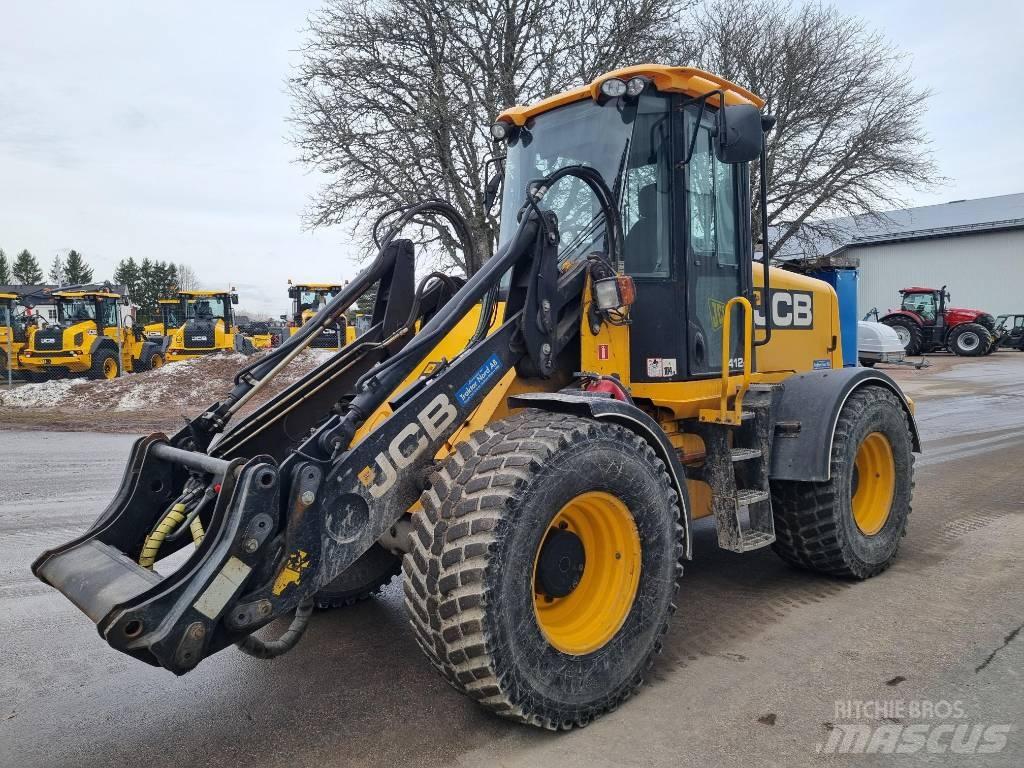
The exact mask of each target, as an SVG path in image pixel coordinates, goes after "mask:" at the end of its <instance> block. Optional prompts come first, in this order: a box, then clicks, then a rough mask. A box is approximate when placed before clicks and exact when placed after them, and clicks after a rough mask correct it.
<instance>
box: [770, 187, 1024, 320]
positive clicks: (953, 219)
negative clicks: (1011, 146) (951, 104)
mask: <svg viewBox="0 0 1024 768" xmlns="http://www.w3.org/2000/svg"><path fill="white" fill-rule="evenodd" d="M828 224H829V225H830V228H831V229H832V234H831V236H830V237H829V238H828V239H824V238H819V239H818V240H817V241H816V242H815V241H812V242H811V243H810V245H809V246H808V245H805V246H802V247H801V246H797V244H796V243H795V242H793V241H790V242H789V243H787V246H789V247H787V248H786V249H785V251H784V254H783V255H782V257H781V258H782V259H784V260H808V259H813V260H815V261H821V260H822V259H824V260H827V261H831V262H834V263H836V262H837V263H840V264H843V263H845V264H850V265H851V266H858V267H859V270H860V285H859V292H858V300H857V305H858V306H857V311H858V314H859V316H863V315H864V314H865V313H866V312H868V310H870V309H872V308H873V307H877V308H878V310H879V311H880V312H884V311H885V310H886V309H888V308H890V307H895V306H898V304H899V301H900V297H899V293H898V291H899V289H900V288H905V287H907V286H912V285H920V286H927V287H931V288H940V287H941V286H943V285H946V286H947V290H948V291H949V293H950V296H951V301H950V303H951V305H952V306H958V307H970V308H973V309H982V310H985V311H987V312H990V313H992V314H993V315H998V314H1004V313H1010V312H1024V194H1014V195H1001V196H999V197H986V198H980V199H977V200H957V201H954V202H951V203H943V204H941V205H928V206H923V207H920V208H908V209H905V210H900V211H889V212H887V213H884V214H880V215H878V216H856V217H852V218H846V219H835V220H833V221H830V222H828Z"/></svg>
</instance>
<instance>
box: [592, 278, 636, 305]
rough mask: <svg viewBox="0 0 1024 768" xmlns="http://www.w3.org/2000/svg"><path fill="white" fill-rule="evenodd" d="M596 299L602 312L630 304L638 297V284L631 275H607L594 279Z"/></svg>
mask: <svg viewBox="0 0 1024 768" xmlns="http://www.w3.org/2000/svg"><path fill="white" fill-rule="evenodd" d="M594 299H595V301H596V302H597V308H598V309H599V310H601V311H602V312H611V311H613V310H616V309H621V308H623V307H628V306H630V305H631V304H632V303H633V301H634V299H636V286H634V285H633V278H632V277H630V276H629V275H618V276H616V277H606V278H603V279H601V280H595V281H594Z"/></svg>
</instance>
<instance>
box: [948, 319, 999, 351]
mask: <svg viewBox="0 0 1024 768" xmlns="http://www.w3.org/2000/svg"><path fill="white" fill-rule="evenodd" d="M991 343H992V334H990V333H989V332H988V328H986V327H985V326H983V325H981V324H980V323H964V324H962V325H958V326H957V327H956V328H954V329H953V330H952V331H950V333H949V348H950V349H951V350H952V351H953V353H954V354H957V355H960V356H961V357H980V356H981V355H984V354H986V353H987V351H988V348H989V345H990V344H991Z"/></svg>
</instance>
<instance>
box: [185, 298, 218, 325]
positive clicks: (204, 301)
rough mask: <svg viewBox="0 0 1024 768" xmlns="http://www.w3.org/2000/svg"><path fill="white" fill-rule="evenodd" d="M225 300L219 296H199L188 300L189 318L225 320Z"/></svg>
mask: <svg viewBox="0 0 1024 768" xmlns="http://www.w3.org/2000/svg"><path fill="white" fill-rule="evenodd" d="M224 302H225V299H224V298H222V297H219V296H197V297H194V298H191V299H189V300H188V308H187V318H188V319H189V320H192V319H193V318H195V319H199V320H213V319H220V320H223V319H224V318H225V313H224V306H225V304H224Z"/></svg>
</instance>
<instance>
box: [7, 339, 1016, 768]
mask: <svg viewBox="0 0 1024 768" xmlns="http://www.w3.org/2000/svg"><path fill="white" fill-rule="evenodd" d="M898 377H899V379H900V381H901V382H903V383H904V385H905V386H906V388H907V390H908V392H910V394H911V395H912V396H913V397H915V399H916V400H917V404H918V417H919V424H920V427H921V431H922V436H923V438H924V441H925V454H924V455H923V456H921V457H919V460H918V469H917V473H916V480H917V489H916V492H915V499H914V512H913V514H912V515H911V520H910V528H909V532H908V535H907V538H906V539H905V544H904V546H903V548H902V550H901V555H900V557H899V559H898V561H897V563H896V564H895V565H894V566H893V567H892V568H891V569H890V570H889V571H887V572H886V573H884V574H883V575H881V576H879V577H877V578H875V579H872V580H870V581H867V582H863V583H850V582H844V581H836V580H834V579H828V578H823V577H817V576H813V575H808V574H806V573H801V572H798V571H795V570H793V569H791V568H789V567H787V566H785V565H784V564H783V563H782V562H781V561H780V560H778V558H777V557H776V556H775V555H774V554H773V553H772V552H771V551H770V550H760V551H758V552H754V553H749V554H746V555H735V554H732V553H728V552H723V551H721V550H719V549H717V547H716V546H715V536H714V530H713V527H712V526H711V525H709V524H708V523H701V524H700V525H699V526H698V528H697V530H696V532H695V543H694V551H695V556H694V561H693V562H692V563H691V564H690V565H689V566H688V567H687V572H686V575H685V577H684V579H683V586H682V590H681V592H680V599H679V605H680V607H679V613H678V615H677V620H676V621H675V623H674V625H673V627H672V629H671V630H670V633H669V636H668V639H667V642H666V648H665V652H664V653H663V654H662V656H661V657H659V659H658V661H657V663H656V664H655V666H654V668H653V670H652V673H651V676H650V680H649V681H648V685H647V686H646V687H645V688H643V689H642V690H641V691H640V693H639V694H638V695H637V696H636V697H635V698H634V699H632V700H631V701H629V702H627V703H626V704H625V705H624V706H623V707H622V708H621V709H620V710H618V711H617V712H615V713H613V714H611V715H610V716H607V717H605V718H603V719H602V720H600V721H598V722H597V723H595V724H593V725H591V726H590V727H588V728H586V729H583V730H580V731H576V732H573V733H570V734H561V735H558V734H549V733H545V732H541V731H537V730H533V729H528V728H524V727H522V726H517V725H512V724H508V723H505V722H503V721H501V720H498V719H496V718H494V717H492V716H490V715H488V714H486V713H484V712H482V711H481V710H479V709H478V708H477V707H476V706H475V705H474V704H473V703H472V702H470V701H469V700H467V699H465V698H464V697H462V696H460V695H459V694H457V693H456V692H455V691H454V690H452V689H451V688H449V687H448V686H447V685H446V684H445V683H444V682H443V681H442V679H441V678H440V677H439V676H438V675H437V674H436V673H434V672H433V670H432V669H431V668H430V667H429V665H428V664H427V663H426V662H425V660H424V659H422V658H421V656H420V653H419V651H418V649H417V647H416V645H415V643H414V641H413V638H412V634H411V632H410V630H409V628H408V626H407V624H406V621H405V616H404V609H403V607H402V604H401V598H400V582H399V581H398V580H396V581H395V582H394V583H392V585H391V586H390V587H389V588H388V589H387V590H386V592H385V594H384V595H383V596H382V597H381V598H380V599H377V600H372V601H369V602H366V603H362V604H360V605H358V606H355V607H353V608H350V609H344V610H339V611H333V612H326V613H320V614H318V615H317V616H316V617H315V618H314V621H313V623H312V626H311V628H310V630H309V632H308V634H307V636H306V637H305V638H304V639H303V641H302V642H301V643H300V644H299V646H298V647H297V648H296V649H295V650H294V651H293V652H292V653H290V654H288V655H287V656H285V657H283V658H281V659H278V660H276V661H273V662H265V661H258V660H256V659H252V658H249V657H247V656H244V655H242V654H241V653H239V652H237V651H235V650H234V649H230V650H227V651H224V652H222V653H220V654H218V655H216V656H214V657H212V658H209V659H207V660H205V661H204V662H203V663H202V664H201V665H200V666H199V667H198V669H197V670H196V671H194V672H193V673H191V674H189V675H187V676H185V677H181V678H178V677H175V676H173V675H171V674H170V673H168V672H164V671H162V670H160V669H155V668H152V667H149V666H146V665H144V664H142V663H140V662H137V661H135V660H133V659H130V658H128V657H126V656H123V655H121V654H119V653H118V652H116V651H114V650H112V649H111V648H109V647H108V646H107V645H106V644H105V643H104V642H103V641H102V640H101V638H100V637H99V636H98V635H97V633H96V631H95V628H94V626H93V625H92V624H91V623H90V622H89V621H88V620H87V619H86V618H85V617H84V616H83V615H81V614H80V613H79V612H78V611H77V609H75V608H74V607H73V606H72V605H71V604H70V603H68V602H67V601H66V600H65V599H64V598H62V597H61V596H59V595H58V594H57V593H56V592H54V591H53V590H51V589H49V588H47V587H45V586H44V585H43V584H41V583H39V582H37V581H36V580H35V579H34V578H33V577H32V575H31V573H30V572H29V564H30V563H31V561H32V560H33V558H34V557H35V556H36V555H37V554H38V553H39V552H40V551H41V550H43V549H45V548H47V547H50V546H53V545H56V544H59V543H62V542H63V541H66V540H68V539H70V538H71V537H73V536H75V535H77V534H78V533H79V532H80V531H81V530H82V529H83V528H84V527H86V526H87V525H88V523H90V522H91V521H92V519H93V518H94V517H95V516H96V515H97V514H98V512H99V511H100V509H101V508H102V507H103V506H104V505H105V504H106V503H107V501H108V500H109V498H110V496H111V494H112V493H113V491H114V489H115V487H116V484H117V482H118V480H119V477H120V473H121V471H122V469H123V465H124V461H125V459H126V456H127V451H128V448H129V446H130V444H131V441H132V438H131V437H128V436H123V435H101V434H90V433H77V434H66V433H51V432H13V431H0V638H2V648H3V654H2V656H0V659H2V662H0V766H12V768H13V767H14V766H17V767H18V768H29V767H30V766H46V767H47V768H49V767H51V766H54V767H55V766H82V767H85V766H89V767H91V768H101V767H102V766H125V765H131V766H144V767H146V768H160V767H162V766H179V767H180V766H194V765H225V766H289V768H301V767H302V766H347V765H353V766H406V765H410V766H412V765H414V766H423V767H429V766H441V765H460V766H478V765H479V766H484V765H486V766H496V765H501V766H541V765H558V766H576V765H578V766H591V765H620V766H662V765H664V766H691V765H694V766H702V767H706V766H755V765H756V766H773V765H779V766H802V765H819V764H821V765H886V766H888V765H951V766H953V765H955V766H971V765H977V766H984V767H985V768H988V767H989V766H1004V765H1005V766H1019V765H1021V764H1022V763H1024V731H1022V727H1024V699H1022V695H1021V694H1022V692H1024V631H1022V627H1024V586H1022V582H1024V565H1022V562H1024V561H1022V558H1021V552H1022V550H1024V514H1022V513H1024V395H1022V391H1021V382H1022V381H1024V354H1017V353H1013V352H1001V353H999V354H997V355H995V356H993V357H991V358H986V359H983V360H977V361H973V360H972V361H967V362H960V361H957V364H955V365H953V366H952V367H951V368H949V369H948V370H942V371H936V370H932V371H923V372H909V371H901V372H899V374H898ZM0 424H2V414H0ZM849 700H859V701H880V702H890V703H891V702H897V701H903V702H910V701H932V702H940V701H949V702H959V704H960V709H959V711H960V712H962V714H963V716H962V717H961V718H960V719H959V720H956V721H955V722H957V723H960V722H962V723H966V724H969V725H972V726H973V725H976V724H980V725H983V726H988V725H991V724H1008V725H1010V726H1011V731H1010V734H1009V736H1008V738H1007V743H1006V746H1005V748H1003V749H1002V750H1001V751H1000V752H998V753H996V754H987V755H962V754H951V753H949V752H948V751H947V752H945V753H943V754H925V753H924V752H920V753H917V754H913V755H856V756H843V755H826V754H820V753H819V750H820V749H821V745H823V744H825V743H826V741H827V738H828V736H829V734H830V732H831V731H830V729H831V728H832V727H833V724H834V723H835V722H837V721H838V720H840V719H841V717H842V715H843V710H842V706H843V704H842V702H847V701H849ZM837 702H841V703H840V704H839V705H838V706H839V707H840V709H839V710H838V711H837ZM896 714H897V715H898V714H899V713H896ZM892 721H893V722H892V723H890V724H896V725H905V724H908V723H910V722H919V721H917V720H910V719H907V718H906V717H903V718H900V717H898V716H896V717H893V718H892ZM927 722H928V723H929V724H932V725H933V724H935V723H937V722H939V721H937V720H934V719H933V720H929V721H927ZM886 723H889V721H886ZM871 724H872V725H878V723H876V722H872V723H871ZM826 751H827V750H826Z"/></svg>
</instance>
